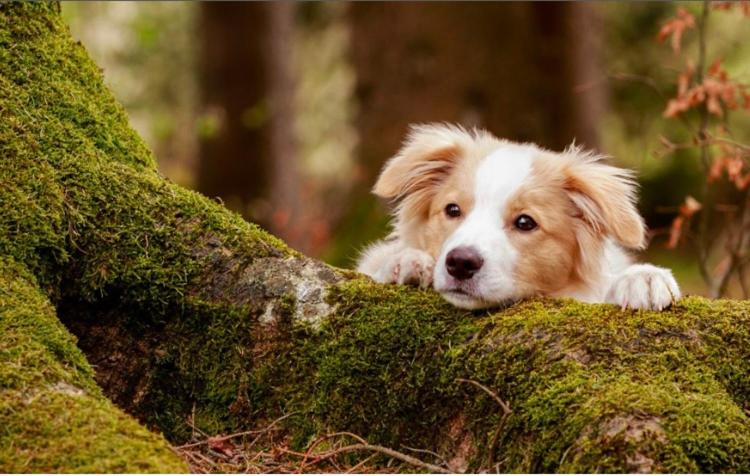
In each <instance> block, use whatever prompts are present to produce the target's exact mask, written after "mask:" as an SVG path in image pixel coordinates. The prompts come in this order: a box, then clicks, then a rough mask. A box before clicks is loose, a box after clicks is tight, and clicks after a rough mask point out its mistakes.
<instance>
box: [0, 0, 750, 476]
mask: <svg viewBox="0 0 750 476" xmlns="http://www.w3.org/2000/svg"><path fill="white" fill-rule="evenodd" d="M0 183H2V187H0V256H1V257H2V258H1V259H2V261H0V263H2V266H0V282H2V285H3V286H2V293H1V294H0V333H1V334H0V364H2V365H0V369H2V370H0V384H1V385H0V419H2V421H0V428H1V429H0V470H4V471H14V470H23V469H24V468H25V466H23V465H24V464H26V463H25V462H27V461H31V466H29V467H33V468H37V469H48V468H49V469H53V468H54V469H56V470H69V471H73V470H78V469H80V468H85V469H86V470H90V471H108V470H110V469H113V468H117V469H122V470H128V471H141V470H144V468H146V469H152V470H162V471H171V470H174V469H175V468H177V467H179V462H177V461H176V460H175V459H174V456H173V455H172V454H171V453H169V452H168V451H167V450H166V447H165V445H164V443H163V441H162V440H161V439H160V438H159V437H156V436H154V435H152V434H150V433H148V432H147V431H146V430H144V429H142V428H141V427H138V425H137V424H135V423H134V421H132V420H131V419H129V418H128V417H125V416H124V415H123V414H122V413H120V410H118V409H116V408H115V407H113V406H112V405H111V404H110V403H109V402H107V401H106V400H105V399H104V397H103V396H102V393H101V392H100V390H99V388H98V387H97V386H96V385H95V384H94V383H93V381H92V374H93V373H92V370H91V366H90V365H89V364H92V365H93V366H94V368H95V369H96V381H97V383H98V384H99V385H100V386H101V388H102V389H103V390H104V392H103V393H104V394H105V395H106V396H107V397H109V398H110V399H111V400H112V401H114V402H115V403H116V404H118V406H119V407H120V408H122V409H125V410H126V411H127V412H129V413H130V414H132V415H135V416H136V417H138V418H139V419H140V420H141V421H142V422H143V423H145V424H146V425H147V426H149V427H151V428H154V429H157V430H159V431H162V432H164V433H165V434H166V435H167V437H168V438H169V439H170V440H172V441H173V442H183V441H185V440H186V439H187V438H188V435H189V428H188V427H187V425H186V421H187V419H188V417H189V416H191V415H192V414H193V413H194V414H195V424H196V425H197V426H198V427H200V428H201V429H203V430H204V431H206V432H209V433H218V432H228V431H236V430H243V429H247V428H248V427H257V426H258V424H257V422H258V421H259V420H260V421H270V420H272V419H275V418H278V417H280V416H281V415H287V414H292V416H290V417H289V418H286V419H285V420H284V421H283V423H281V424H283V425H284V427H285V429H286V432H287V435H288V437H289V439H290V444H291V445H292V446H299V447H301V446H304V445H305V444H306V443H307V442H309V441H311V439H313V438H314V437H315V436H316V435H319V434H325V433H330V432H332V431H352V432H355V433H357V434H359V435H361V436H363V437H365V438H366V439H367V441H368V442H370V443H372V444H380V445H390V446H393V447H397V446H398V447H400V446H401V445H403V446H410V447H421V448H429V449H431V450H434V451H436V452H438V453H440V454H441V455H443V456H444V457H445V458H446V459H448V460H449V462H450V464H451V468H452V469H454V470H463V469H466V468H468V469H478V468H479V467H480V466H481V465H482V464H483V462H485V461H497V462H498V463H497V466H496V468H486V469H499V470H502V471H507V472H510V471H566V472H579V471H582V472H585V471H633V470H653V471H656V470H668V471H674V472H693V471H705V472H716V471H750V420H749V419H748V416H747V414H746V412H747V408H748V404H749V402H750V359H748V358H747V357H748V355H747V349H748V348H750V313H748V311H750V306H748V305H747V304H746V303H744V302H732V301H707V300H703V299H698V298H690V299H686V300H684V301H683V302H681V303H680V304H678V305H676V306H674V308H673V309H671V310H670V311H668V312H664V313H652V312H630V311H626V312H623V311H620V310H618V309H615V308H613V307H611V306H603V305H602V306H595V305H583V304H579V303H576V302H573V301H551V300H547V301H544V300H538V301H529V302H524V303H520V304H517V305H515V306H513V307H511V308H509V309H506V310H503V311H499V312H482V313H468V312H464V311H460V310H457V309H454V308H451V307H450V306H448V305H447V304H445V303H444V302H443V301H442V300H441V299H440V298H439V296H437V295H436V294H434V293H432V292H424V291H417V290H412V289H408V288H403V287H398V286H381V285H376V284H374V283H371V282H370V281H368V280H366V279H363V278H361V277H359V276H357V275H355V274H353V273H350V272H346V271H342V270H337V269H333V268H330V267H328V266H326V265H324V264H321V263H319V262H316V261H314V260H310V259H308V258H305V257H304V256H301V255H299V254H297V253H295V252H293V251H292V250H290V249H288V248H287V247H286V246H285V245H284V244H283V243H281V242H280V241H278V240H277V239H275V238H273V237H272V236H270V235H268V234H266V233H265V232H263V231H262V230H260V229H258V228H257V227H255V226H254V225H252V224H248V223H246V222H244V221H243V220H242V219H240V218H239V217H238V216H236V215H234V214H232V213H230V212H228V211H226V210H225V209H223V208H222V207H221V206H220V205H218V204H216V203H214V202H213V201H211V200H208V199H206V198H205V197H202V196H200V195H198V194H195V193H192V192H189V191H187V190H184V189H182V188H180V187H177V186H175V185H173V184H171V183H170V182H169V181H167V180H165V179H164V178H162V177H160V176H159V175H158V173H157V172H156V169H155V167H154V160H153V157H152V156H151V155H150V153H149V151H148V150H147V148H146V147H145V146H144V145H143V143H142V141H141V140H140V139H139V138H138V136H137V135H136V134H135V133H134V132H133V131H132V130H131V129H130V127H129V126H128V124H127V119H126V117H125V114H124V112H123V110H122V108H121V107H120V106H119V105H118V104H117V102H116V101H115V100H114V99H113V98H112V95H111V94H110V92H109V91H108V90H107V89H106V87H105V86H104V85H103V81H102V77H101V72H100V71H99V70H98V68H97V67H96V66H95V65H94V64H93V63H92V62H91V60H90V59H89V58H88V56H87V55H86V53H85V51H84V50H83V48H82V47H81V46H80V45H78V44H76V43H75V42H73V41H72V40H71V39H70V36H69V34H68V31H67V28H66V27H65V26H64V25H63V24H62V22H61V20H60V18H59V13H58V11H57V8H56V6H55V5H54V4H47V3H33V4H26V3H12V4H7V3H4V4H0ZM58 318H59V319H60V320H61V321H62V322H63V323H64V324H65V325H66V326H67V328H68V329H70V330H71V331H72V332H73V333H74V334H76V335H77V336H78V338H79V342H78V344H79V347H80V348H81V349H82V350H83V351H84V353H85V355H86V357H87V358H88V363H87V362H86V361H84V359H83V357H82V355H81V353H80V352H79V351H78V350H77V349H76V348H75V346H74V342H75V341H74V339H73V338H72V337H71V335H69V334H68V333H67V331H66V330H65V329H64V328H63V327H62V326H61V325H60V323H59V322H58ZM19 363H22V364H19ZM459 379H469V380H473V381H476V382H479V383H481V384H482V385H484V386H485V387H486V388H488V389H490V390H491V391H492V392H495V393H496V394H497V396H499V398H501V399H502V400H503V401H504V402H507V403H508V404H509V405H510V407H511V409H512V413H510V414H508V413H507V412H506V411H503V409H501V408H499V407H498V404H497V401H495V399H494V398H493V397H492V396H490V395H488V394H487V393H485V392H482V391H480V390H478V389H477V388H475V387H474V386H471V385H466V384H465V383H463V382H461V381H460V380H459ZM37 395H38V396H39V397H38V398H37V397H36V396H37ZM45 411H46V412H54V413H55V415H57V417H58V418H60V419H61V420H60V421H61V422H63V423H61V425H69V424H70V423H69V422H76V424H75V425H73V426H72V428H73V431H72V433H71V434H72V435H73V436H74V437H75V438H79V437H80V438H83V439H84V440H85V439H86V438H93V441H94V444H87V445H82V446H80V447H79V446H78V445H77V444H76V443H75V441H82V440H81V439H77V440H76V439H73V440H71V439H66V438H67V437H68V436H70V435H68V434H67V433H66V434H65V435H63V434H62V433H59V432H57V431H55V430H54V429H49V431H41V432H40V431H37V430H38V428H37V427H38V424H37V420H35V418H30V417H32V416H35V415H36V417H38V416H39V415H41V414H43V413H37V412H45ZM113 420H116V421H117V422H118V423H117V424H113V423H112V421H113ZM501 421H502V422H503V423H502V425H503V426H502V427H501V429H500V431H499V433H498V426H499V425H500V422H501ZM105 428H106V429H108V430H109V431H104V430H105ZM32 433H34V437H33V438H32V437H30V436H29V435H31V434H32ZM497 435H499V436H497ZM21 442H24V445H25V446H24V445H21ZM63 443H64V444H63ZM61 448H65V452H66V453H67V454H68V455H70V454H75V455H77V456H76V458H73V461H77V462H78V463H76V464H73V463H66V462H64V460H62V459H60V457H59V456H56V455H59V453H60V450H61ZM91 448H117V449H118V451H122V452H123V453H122V454H124V455H129V456H125V457H123V458H122V459H117V461H115V462H112V460H110V459H107V457H105V456H104V454H103V453H104V452H103V451H99V450H97V451H93V450H91ZM490 449H492V451H493V453H494V454H492V455H488V454H487V452H488V451H489V450H490ZM132 455H143V458H144V459H143V460H142V461H145V462H144V463H143V465H142V466H138V465H137V464H135V463H132V462H131V463H129V464H126V463H123V461H127V460H133V459H135V458H133V457H132ZM29 456H33V457H32V458H31V459H29Z"/></svg>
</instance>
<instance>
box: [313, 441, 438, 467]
mask: <svg viewBox="0 0 750 476" xmlns="http://www.w3.org/2000/svg"><path fill="white" fill-rule="evenodd" d="M355 451H374V452H376V453H381V454H384V455H386V456H390V457H391V458H393V459H397V460H399V461H403V462H404V463H407V464H410V465H412V466H415V467H417V468H424V469H426V470H428V471H430V472H431V473H440V474H452V471H450V470H447V469H445V468H443V467H441V466H436V465H434V464H430V463H425V462H424V461H422V460H420V459H417V458H415V457H413V456H409V455H407V454H404V453H401V452H400V451H396V450H394V449H391V448H386V447H385V446H380V445H373V444H369V443H356V444H353V445H349V446H343V447H341V448H337V449H335V450H331V451H329V452H328V453H323V454H321V455H315V456H317V459H316V460H315V461H314V462H313V463H311V464H314V463H319V462H321V461H325V460H327V459H330V458H333V457H334V456H337V455H340V454H343V453H351V452H355Z"/></svg>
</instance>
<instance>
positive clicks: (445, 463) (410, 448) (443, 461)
mask: <svg viewBox="0 0 750 476" xmlns="http://www.w3.org/2000/svg"><path fill="white" fill-rule="evenodd" d="M401 447H402V448H405V449H407V450H409V451H413V452H415V453H424V454H427V455H430V456H434V457H435V458H437V459H439V460H440V462H441V463H443V465H444V466H448V461H446V460H445V458H443V457H442V456H440V455H439V454H437V453H435V452H434V451H430V450H421V449H419V448H412V447H410V446H406V445H401Z"/></svg>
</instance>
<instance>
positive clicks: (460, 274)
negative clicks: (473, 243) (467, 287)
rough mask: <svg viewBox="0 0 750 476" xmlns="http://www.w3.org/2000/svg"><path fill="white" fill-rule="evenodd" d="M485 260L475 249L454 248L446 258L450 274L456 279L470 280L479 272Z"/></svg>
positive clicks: (446, 265)
mask: <svg viewBox="0 0 750 476" xmlns="http://www.w3.org/2000/svg"><path fill="white" fill-rule="evenodd" d="M483 264H484V260H483V259H482V257H481V256H479V253H477V251H476V250H475V249H474V248H467V247H461V248H454V249H452V250H451V251H450V252H449V253H448V256H446V257H445V267H446V269H447V270H448V274H450V275H451V276H453V277H454V278H456V279H461V280H463V279H469V278H471V277H472V276H474V274H475V273H476V272H477V271H479V269H480V268H481V267H482V265H483Z"/></svg>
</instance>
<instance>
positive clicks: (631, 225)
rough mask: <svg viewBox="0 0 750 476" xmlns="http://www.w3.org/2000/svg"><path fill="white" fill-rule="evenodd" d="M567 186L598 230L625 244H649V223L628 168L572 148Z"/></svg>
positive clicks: (628, 245)
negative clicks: (642, 212)
mask: <svg viewBox="0 0 750 476" xmlns="http://www.w3.org/2000/svg"><path fill="white" fill-rule="evenodd" d="M566 153H568V154H571V155H574V157H571V162H570V165H569V167H568V168H567V170H566V177H565V188H566V190H567V192H568V195H569V196H570V199H571V200H572V201H573V203H574V204H575V206H576V207H577V208H578V210H579V211H580V212H581V218H582V219H583V220H584V221H585V222H587V223H588V224H589V225H590V226H591V227H592V228H593V229H594V231H595V232H597V233H605V234H607V235H609V236H611V237H612V238H614V240H615V241H617V242H618V243H619V244H621V245H622V246H624V247H626V248H633V249H642V248H644V247H645V246H646V225H645V223H644V222H643V218H642V217H641V215H640V214H639V213H638V209H637V208H636V198H637V197H636V192H637V184H636V182H635V180H634V179H633V173H632V172H631V171H629V170H625V169H621V168H618V167H613V166H611V165H607V164H605V163H602V162H601V158H600V157H598V156H595V155H593V154H589V153H585V152H582V151H581V150H580V149H578V148H571V149H569V150H568V151H566Z"/></svg>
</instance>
